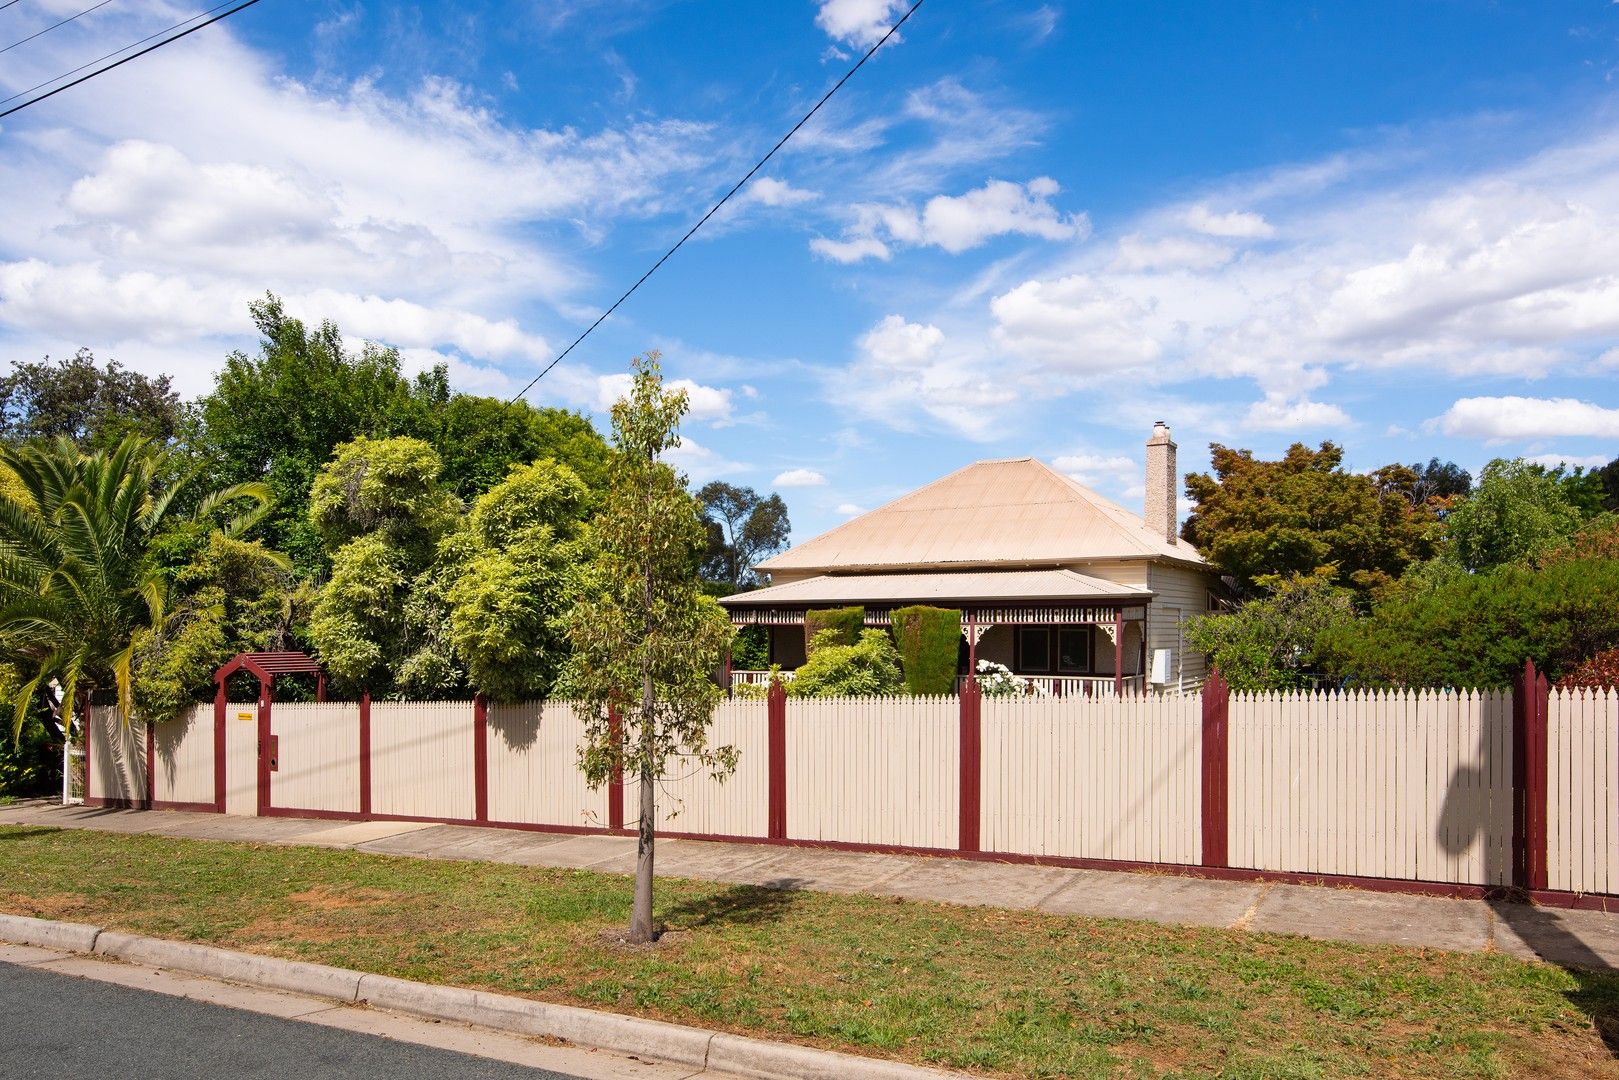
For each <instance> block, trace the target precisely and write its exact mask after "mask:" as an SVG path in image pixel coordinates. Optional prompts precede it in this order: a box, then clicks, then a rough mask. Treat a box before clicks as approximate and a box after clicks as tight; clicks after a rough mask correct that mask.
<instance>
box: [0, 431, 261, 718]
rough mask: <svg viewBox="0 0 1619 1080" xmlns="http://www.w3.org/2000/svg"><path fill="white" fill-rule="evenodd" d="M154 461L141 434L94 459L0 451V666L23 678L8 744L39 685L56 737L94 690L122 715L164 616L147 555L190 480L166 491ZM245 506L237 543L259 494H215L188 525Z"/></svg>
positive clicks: (246, 490) (55, 451) (242, 489)
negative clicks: (139, 641) (51, 686)
mask: <svg viewBox="0 0 1619 1080" xmlns="http://www.w3.org/2000/svg"><path fill="white" fill-rule="evenodd" d="M161 464H162V461H161V455H160V452H159V450H158V448H157V447H156V446H154V444H153V443H152V442H151V441H150V440H148V439H145V438H142V437H139V436H131V437H129V438H126V439H124V441H123V442H121V443H120V444H119V445H118V446H117V447H116V448H114V449H113V450H111V451H105V452H97V453H94V454H85V453H82V452H81V451H80V450H79V449H78V448H77V447H76V446H74V444H73V443H72V442H71V441H69V440H67V439H58V440H56V441H54V442H49V443H29V444H25V445H22V446H5V447H0V657H4V658H5V659H7V660H9V661H11V662H12V663H14V664H16V665H17V667H18V669H19V670H20V672H21V674H22V676H23V678H24V679H25V680H26V681H25V682H24V683H23V685H22V689H21V690H20V691H19V692H18V694H17V702H16V705H17V712H16V716H15V718H14V720H13V724H12V737H13V738H16V737H17V735H18V733H20V732H21V730H22V724H23V719H24V717H25V716H26V715H27V711H28V707H29V705H30V704H31V702H32V701H33V697H34V694H35V692H36V691H37V690H38V689H39V686H40V684H41V683H49V682H52V681H54V682H55V683H56V684H57V685H58V686H60V688H61V700H62V703H61V718H60V724H61V728H62V735H63V737H64V738H66V737H67V735H68V732H69V730H70V728H71V726H72V722H73V714H74V709H75V706H76V705H77V704H78V703H79V701H80V698H81V695H83V696H88V694H89V693H90V692H91V691H92V690H98V689H105V688H108V687H116V689H117V691H118V704H119V709H120V711H121V712H122V713H123V715H124V717H125V718H126V719H127V718H128V717H129V715H130V713H131V710H132V707H133V704H134V702H133V696H134V695H133V690H132V682H133V680H132V678H131V673H130V668H131V663H132V661H133V658H134V654H135V638H136V634H137V632H138V631H140V630H142V629H145V628H151V627H158V626H161V624H162V623H163V620H164V617H165V613H166V609H167V589H166V588H165V582H164V578H163V576H162V573H161V570H160V569H159V568H158V567H157V566H155V565H154V563H153V562H152V560H150V559H149V558H148V557H147V549H148V547H149V545H150V544H151V541H152V539H153V538H154V537H155V536H157V535H158V533H159V532H160V531H161V530H163V529H164V527H165V526H166V525H168V524H170V523H171V522H172V520H173V519H174V518H175V516H176V515H175V514H174V513H173V512H172V511H173V510H174V506H175V499H176V498H177V496H178V495H179V494H180V493H181V491H182V489H183V488H184V487H185V486H186V484H187V482H188V481H189V480H190V479H191V478H190V477H183V478H181V479H180V480H178V481H175V482H172V483H165V482H164V480H163V477H162V476H161V474H160V469H161ZM8 473H9V475H6V474H8ZM242 499H245V500H249V501H250V502H251V503H252V504H253V505H252V506H251V507H249V508H248V509H247V510H246V511H245V512H243V513H241V514H239V515H238V516H236V517H235V518H233V519H231V520H230V521H229V522H228V523H227V524H226V525H225V532H226V533H227V534H228V535H236V534H237V533H240V532H241V531H242V530H244V529H246V528H248V527H249V526H250V525H252V524H253V522H254V521H256V520H258V518H259V517H261V516H263V514H264V512H265V511H266V510H268V509H269V503H270V494H269V489H268V488H267V487H266V486H265V485H263V484H235V485H233V486H231V487H227V488H224V489H223V490H220V491H215V492H211V493H209V494H208V495H206V496H204V497H203V498H202V499H200V500H199V501H198V503H197V504H196V507H195V509H194V510H193V511H192V512H191V514H190V515H189V517H190V518H191V519H193V520H195V519H202V518H209V517H211V516H212V515H213V514H215V513H216V512H217V511H218V510H219V509H220V508H221V506H223V505H225V504H228V503H231V502H233V501H236V500H242Z"/></svg>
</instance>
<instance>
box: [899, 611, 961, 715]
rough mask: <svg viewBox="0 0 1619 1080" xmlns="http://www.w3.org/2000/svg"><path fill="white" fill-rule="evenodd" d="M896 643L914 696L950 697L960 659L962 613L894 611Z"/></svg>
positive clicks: (906, 685)
mask: <svg viewBox="0 0 1619 1080" xmlns="http://www.w3.org/2000/svg"><path fill="white" fill-rule="evenodd" d="M894 640H895V641H896V642H897V643H898V644H899V654H900V659H901V663H902V664H903V665H904V668H905V690H906V692H907V693H911V694H950V693H954V692H955V689H956V665H957V662H958V660H959V658H960V655H961V612H960V611H957V610H956V609H954V608H936V607H925V606H922V605H917V606H915V607H903V608H897V609H895V611H894Z"/></svg>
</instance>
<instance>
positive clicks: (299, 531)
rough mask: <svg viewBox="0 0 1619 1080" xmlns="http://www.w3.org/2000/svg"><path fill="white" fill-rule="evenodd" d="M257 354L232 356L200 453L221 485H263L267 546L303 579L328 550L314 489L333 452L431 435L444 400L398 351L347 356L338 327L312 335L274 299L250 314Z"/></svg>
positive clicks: (202, 428)
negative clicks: (403, 364) (360, 441)
mask: <svg viewBox="0 0 1619 1080" xmlns="http://www.w3.org/2000/svg"><path fill="white" fill-rule="evenodd" d="M251 310H252V314H253V321H254V323H255V324H257V326H258V329H259V333H260V335H261V341H260V345H259V354H258V355H257V356H253V357H250V356H248V355H246V354H245V353H240V352H237V353H232V354H231V355H230V356H229V357H228V358H227V359H226V361H225V367H224V369H223V370H222V371H220V373H219V375H218V377H217V378H216V381H215V385H214V390H213V392H212V393H210V394H208V395H207V396H205V397H203V398H202V399H201V400H200V401H199V402H198V403H197V420H198V430H197V432H196V433H195V440H196V443H197V446H196V452H197V453H198V455H199V456H200V457H201V458H202V459H203V460H204V461H205V462H206V463H207V465H208V467H209V469H210V470H211V475H212V476H213V477H215V478H216V480H217V481H219V482H230V481H248V480H253V481H263V482H264V483H266V484H268V485H269V487H270V490H271V492H272V494H273V496H274V499H275V512H274V513H273V514H272V515H271V517H270V518H269V519H268V520H267V521H266V522H265V526H264V537H265V540H266V543H267V544H268V545H269V546H270V547H271V548H272V549H273V550H277V551H282V552H285V553H286V554H287V555H289V556H291V557H292V559H293V562H294V565H296V566H297V567H298V568H299V569H300V570H301V571H303V572H306V573H307V572H316V571H321V570H324V569H325V567H326V560H327V556H328V554H329V549H328V548H327V547H326V545H325V544H323V543H322V541H321V538H320V536H319V534H318V533H317V531H316V529H315V525H314V523H313V521H312V520H311V518H310V515H309V496H310V487H311V485H312V484H313V482H314V480H315V475H316V473H318V472H319V471H320V469H321V467H322V466H323V465H324V464H326V462H327V461H328V459H330V457H331V456H332V451H333V450H334V449H335V448H336V447H338V446H340V445H342V444H343V443H346V442H350V441H351V440H353V439H354V438H355V437H357V436H360V435H368V436H371V437H373V438H384V437H387V436H389V435H417V436H425V435H428V434H430V433H431V430H432V427H433V423H432V417H431V413H432V410H433V408H434V407H435V405H436V404H437V403H438V401H439V400H440V399H441V398H442V396H443V394H444V393H445V392H446V391H445V388H444V386H443V385H442V384H441V383H438V382H435V380H433V379H420V380H418V381H417V383H416V385H415V386H412V384H411V383H410V382H409V381H408V380H406V379H405V378H404V377H403V376H402V375H401V374H400V370H399V354H398V353H397V352H396V351H395V350H393V349H385V348H379V347H377V346H375V345H370V344H367V345H365V346H364V347H363V348H362V349H361V350H360V351H359V352H358V353H352V352H349V351H347V350H346V349H344V347H343V336H342V334H341V332H340V331H339V330H338V328H337V326H336V325H334V324H333V323H331V322H323V323H321V324H320V326H319V327H317V328H314V329H310V328H308V327H306V326H305V325H304V323H303V322H301V321H300V320H298V319H294V318H292V317H290V316H289V315H287V314H286V311H285V309H284V308H283V307H282V304H281V301H280V300H279V299H277V298H276V297H275V296H270V295H267V296H266V297H265V298H264V299H263V300H259V301H256V302H255V303H254V304H253V305H252V307H251Z"/></svg>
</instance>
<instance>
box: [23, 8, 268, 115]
mask: <svg viewBox="0 0 1619 1080" xmlns="http://www.w3.org/2000/svg"><path fill="white" fill-rule="evenodd" d="M258 2H259V0H243V2H242V3H239V4H237V5H236V6H235V7H232V8H231V9H230V10H229V11H222V12H220V13H219V14H218V15H214V16H213V17H212V18H210V19H208V20H207V21H206V22H200V23H197V25H196V26H193V27H190V28H189V29H186V30H181V31H180V32H179V33H178V34H175V35H173V36H172V37H163V35H164V34H167V33H169V31H170V30H176V29H178V28H179V27H182V26H185V24H186V23H188V22H193V21H195V20H197V19H200V18H202V16H203V15H209V14H211V13H212V12H215V11H219V9H220V8H223V7H225V6H227V5H225V4H220V5H219V7H213V8H209V9H208V10H207V11H204V12H202V14H201V15H193V16H191V18H189V19H182V20H180V21H179V22H177V23H175V24H174V25H173V26H171V27H169V28H168V30H159V31H158V32H157V33H155V34H149V35H147V36H146V37H143V38H141V39H140V41H137V42H135V43H134V44H133V45H125V46H124V47H123V48H122V49H115V50H113V51H112V52H110V53H108V54H107V55H106V56H103V57H101V58H100V59H97V60H92V61H90V63H88V64H80V65H79V66H78V67H76V68H74V69H73V71H69V72H66V73H64V74H62V75H58V76H57V77H56V78H54V79H46V80H45V81H44V82H42V83H40V84H38V85H37V86H31V87H29V88H28V89H27V90H23V91H21V92H20V93H16V94H12V95H11V96H10V97H8V98H0V105H4V104H5V103H6V102H8V101H15V100H16V99H17V98H20V97H22V96H23V95H24V94H31V93H33V92H34V91H35V90H38V89H39V88H40V87H41V86H49V85H50V84H51V83H53V82H58V81H60V80H62V79H65V78H67V77H68V76H69V75H72V74H74V73H75V72H79V71H83V70H84V69H85V68H87V67H91V66H93V65H95V64H99V63H101V61H102V60H106V59H108V58H109V57H113V56H117V55H118V54H119V53H121V52H128V51H129V50H130V49H133V48H134V47H135V46H136V45H141V44H144V43H145V42H148V41H151V40H152V39H153V38H162V40H160V41H157V42H154V43H153V44H151V45H147V46H146V48H144V49H142V50H141V51H140V52H136V53H130V54H129V55H128V56H126V57H124V58H123V59H121V60H116V61H114V62H113V63H111V64H108V65H107V66H106V67H101V68H96V69H95V70H94V71H92V72H90V73H89V74H87V75H82V76H80V77H79V78H77V79H74V80H73V81H72V82H70V83H64V84H63V85H61V86H58V87H56V88H55V89H54V90H48V91H46V92H45V93H43V94H40V95H39V96H38V97H33V98H29V99H28V100H27V101H25V102H23V103H22V104H20V105H13V106H12V107H11V108H9V109H7V110H5V111H4V112H0V118H4V117H7V116H10V115H11V114H12V113H14V112H20V111H22V110H23V109H26V108H28V106H30V105H38V104H39V103H40V102H41V101H44V100H45V99H46V98H49V97H55V96H56V95H57V94H60V93H61V92H62V91H63V90H71V89H72V88H73V87H75V86H78V85H79V84H80V83H82V82H88V81H89V80H91V79H93V78H95V77H96V76H97V75H105V74H106V73H107V72H109V71H111V70H112V69H113V68H115V67H122V66H123V65H124V64H127V63H129V62H130V61H131V60H135V59H138V58H139V57H142V56H145V55H146V54H147V53H149V52H152V51H153V50H155V49H161V48H162V47H163V46H165V45H170V44H173V43H174V42H176V41H179V40H180V39H181V38H183V37H186V36H188V35H191V34H195V33H196V32H197V31H198V30H201V29H203V28H204V27H208V26H212V25H213V24H214V23H216V22H219V21H220V20H222V19H228V18H230V17H231V16H232V15H234V14H236V13H237V12H238V11H241V10H243V9H244V8H250V7H252V6H253V5H254V4H256V3H258Z"/></svg>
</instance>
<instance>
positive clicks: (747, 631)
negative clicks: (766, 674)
mask: <svg viewBox="0 0 1619 1080" xmlns="http://www.w3.org/2000/svg"><path fill="white" fill-rule="evenodd" d="M731 666H732V667H734V668H736V669H737V670H738V671H763V670H765V668H767V667H769V666H770V633H769V631H768V630H766V629H765V628H764V627H763V626H744V627H742V628H741V629H739V630H738V631H737V632H736V640H735V641H734V642H733V643H732V644H731Z"/></svg>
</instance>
